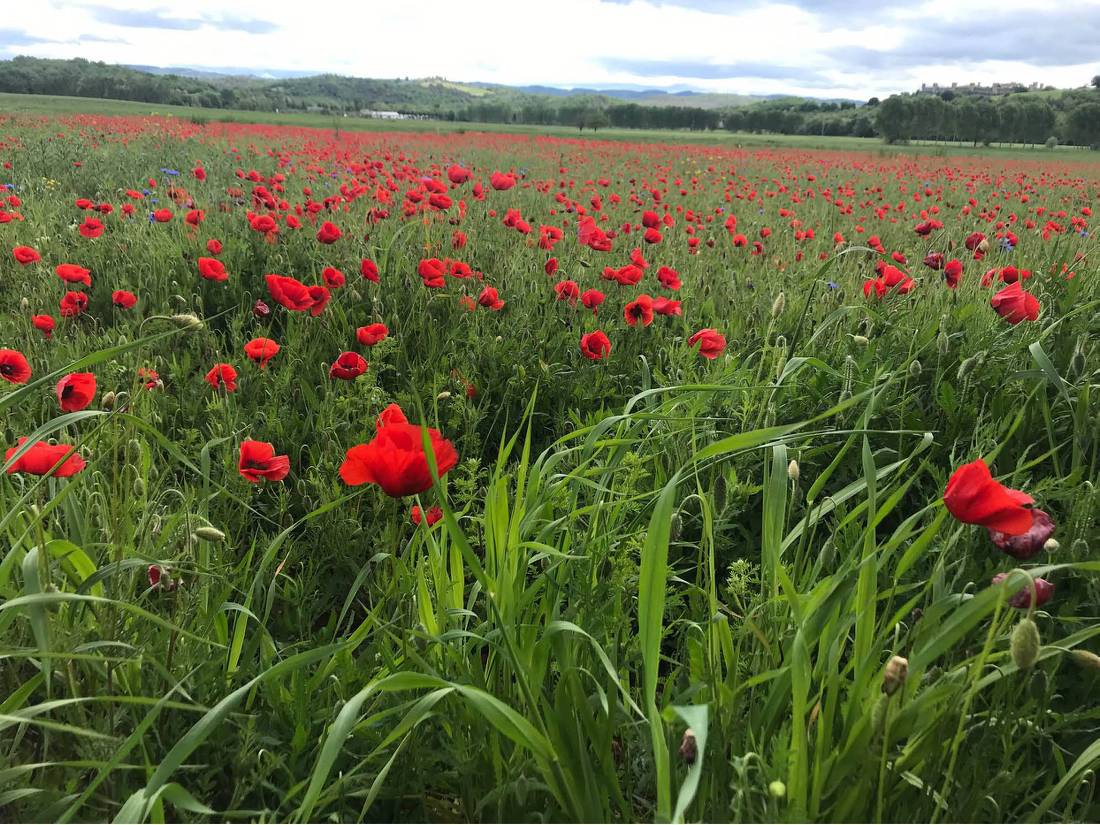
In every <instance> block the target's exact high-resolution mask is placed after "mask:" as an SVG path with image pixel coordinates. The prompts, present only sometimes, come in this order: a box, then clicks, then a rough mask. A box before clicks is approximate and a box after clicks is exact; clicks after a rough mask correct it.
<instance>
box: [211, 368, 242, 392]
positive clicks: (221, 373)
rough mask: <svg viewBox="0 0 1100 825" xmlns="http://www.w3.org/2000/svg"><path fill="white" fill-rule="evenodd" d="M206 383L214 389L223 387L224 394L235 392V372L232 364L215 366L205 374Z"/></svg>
mask: <svg viewBox="0 0 1100 825" xmlns="http://www.w3.org/2000/svg"><path fill="white" fill-rule="evenodd" d="M206 383H207V384H209V385H210V386H211V387H213V388H214V389H218V388H219V387H225V391H226V392H236V391H237V370H236V369H234V367H233V365H232V364H215V365H214V366H213V367H211V368H210V372H208V373H206Z"/></svg>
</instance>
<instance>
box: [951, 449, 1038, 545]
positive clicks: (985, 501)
mask: <svg viewBox="0 0 1100 825" xmlns="http://www.w3.org/2000/svg"><path fill="white" fill-rule="evenodd" d="M1034 501H1035V499H1033V498H1032V497H1031V496H1029V495H1028V494H1027V493H1023V492H1020V491H1019V490H1011V489H1009V488H1008V487H1005V486H1004V485H1003V484H1001V483H1000V482H999V481H996V480H995V479H994V478H993V476H992V475H991V474H990V472H989V467H987V466H986V463H985V461H983V460H982V459H980V458H979V459H978V460H977V461H973V462H971V463H970V464H964V465H962V466H961V467H959V469H957V470H955V472H954V473H953V474H952V475H951V478H950V479H949V480H948V482H947V489H946V490H945V491H944V494H943V503H944V505H946V507H947V510H948V512H950V513H951V515H953V516H954V517H955V518H956V519H958V520H959V521H961V522H963V523H964V524H979V525H981V526H982V527H987V528H989V529H990V530H996V531H997V532H999V533H1003V534H1005V535H1006V536H1019V535H1022V534H1023V533H1026V532H1027V531H1028V530H1030V529H1031V527H1032V524H1033V522H1034V517H1033V515H1032V511H1031V510H1030V509H1028V508H1027V507H1025V506H1024V505H1026V504H1033V503H1034Z"/></svg>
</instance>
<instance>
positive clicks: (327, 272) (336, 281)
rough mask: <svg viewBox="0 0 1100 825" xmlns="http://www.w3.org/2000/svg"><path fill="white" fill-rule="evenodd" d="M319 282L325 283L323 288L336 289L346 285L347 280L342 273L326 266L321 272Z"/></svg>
mask: <svg viewBox="0 0 1100 825" xmlns="http://www.w3.org/2000/svg"><path fill="white" fill-rule="evenodd" d="M321 280H322V281H324V282H325V286H329V287H332V288H333V289H337V288H339V287H342V286H343V285H344V284H346V283H347V280H348V279H347V278H345V277H344V273H343V272H341V271H340V270H339V269H337V268H336V267H334V266H326V267H325V268H324V269H323V270H321Z"/></svg>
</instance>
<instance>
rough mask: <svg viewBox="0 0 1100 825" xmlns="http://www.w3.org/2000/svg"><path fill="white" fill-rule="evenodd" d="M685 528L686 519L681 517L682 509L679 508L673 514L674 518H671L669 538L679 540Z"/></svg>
mask: <svg viewBox="0 0 1100 825" xmlns="http://www.w3.org/2000/svg"><path fill="white" fill-rule="evenodd" d="M683 529H684V520H683V518H681V517H680V511H679V510H677V511H676V512H675V513H673V514H672V518H671V519H669V528H668V540H669V541H678V540H679V538H680V533H681V532H682V531H683Z"/></svg>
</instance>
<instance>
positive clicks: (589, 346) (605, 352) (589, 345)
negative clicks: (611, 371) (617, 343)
mask: <svg viewBox="0 0 1100 825" xmlns="http://www.w3.org/2000/svg"><path fill="white" fill-rule="evenodd" d="M581 354H582V355H583V356H584V357H585V358H588V359H590V360H592V361H602V360H603V359H604V358H607V356H609V355H610V354H611V341H610V340H609V339H608V337H607V336H606V335H604V333H603V331H602V330H596V331H595V332H587V333H585V334H584V335H582V336H581Z"/></svg>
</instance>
